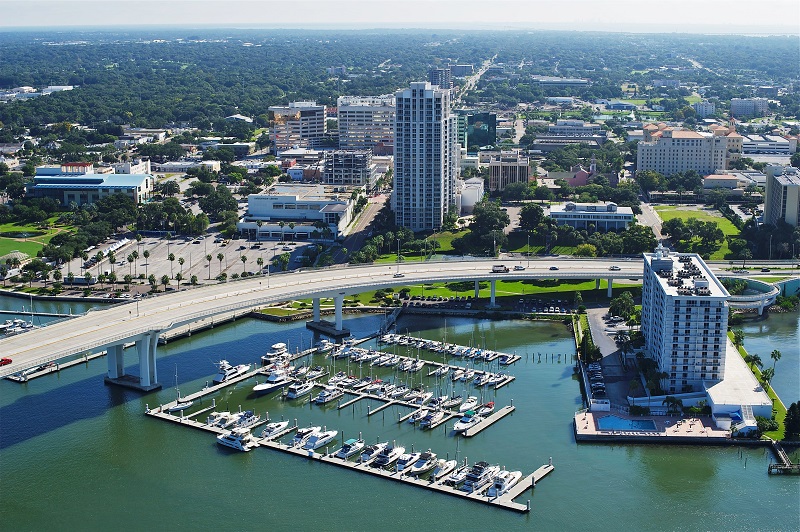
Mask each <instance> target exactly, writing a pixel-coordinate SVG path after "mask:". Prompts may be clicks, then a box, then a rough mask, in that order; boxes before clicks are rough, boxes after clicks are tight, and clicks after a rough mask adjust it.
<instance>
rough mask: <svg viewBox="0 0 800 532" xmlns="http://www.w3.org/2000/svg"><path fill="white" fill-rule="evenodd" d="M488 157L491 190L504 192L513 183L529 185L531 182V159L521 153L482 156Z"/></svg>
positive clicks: (483, 154)
mask: <svg viewBox="0 0 800 532" xmlns="http://www.w3.org/2000/svg"><path fill="white" fill-rule="evenodd" d="M486 155H488V164H489V190H491V191H502V190H503V189H505V188H506V186H508V185H510V184H511V183H527V182H528V181H529V180H530V175H531V167H530V158H529V157H528V156H526V155H521V154H520V153H519V151H504V152H495V153H490V154H487V153H486V152H484V153H482V154H481V158H483V157H484V156H486Z"/></svg>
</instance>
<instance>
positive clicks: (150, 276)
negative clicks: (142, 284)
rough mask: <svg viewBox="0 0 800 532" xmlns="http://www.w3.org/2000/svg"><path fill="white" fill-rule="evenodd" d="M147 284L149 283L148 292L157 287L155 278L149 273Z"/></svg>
mask: <svg viewBox="0 0 800 532" xmlns="http://www.w3.org/2000/svg"><path fill="white" fill-rule="evenodd" d="M147 282H148V283H150V290H151V291H155V289H156V286H158V280H157V279H156V276H155V275H153V274H152V273H151V274H150V275H149V276H148V277H147Z"/></svg>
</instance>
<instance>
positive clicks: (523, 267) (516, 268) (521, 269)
mask: <svg viewBox="0 0 800 532" xmlns="http://www.w3.org/2000/svg"><path fill="white" fill-rule="evenodd" d="M524 269H525V266H519V265H517V266H514V271H517V272H521V271H523V270H524Z"/></svg>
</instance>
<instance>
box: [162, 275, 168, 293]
mask: <svg viewBox="0 0 800 532" xmlns="http://www.w3.org/2000/svg"><path fill="white" fill-rule="evenodd" d="M161 284H163V285H164V292H166V291H167V286H169V275H162V276H161Z"/></svg>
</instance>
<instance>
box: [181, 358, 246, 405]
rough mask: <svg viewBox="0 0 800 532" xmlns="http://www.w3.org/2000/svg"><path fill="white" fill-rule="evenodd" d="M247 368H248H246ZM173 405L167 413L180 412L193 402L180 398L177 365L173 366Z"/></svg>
mask: <svg viewBox="0 0 800 532" xmlns="http://www.w3.org/2000/svg"><path fill="white" fill-rule="evenodd" d="M248 367H249V366H248ZM175 396H176V397H175V404H174V405H172V406H171V407H169V408H167V412H182V411H184V410H186V409H187V408H189V407H190V406H192V405H193V404H194V401H189V400H187V399H182V398H181V391H180V390H179V389H178V365H177V364H175Z"/></svg>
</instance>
